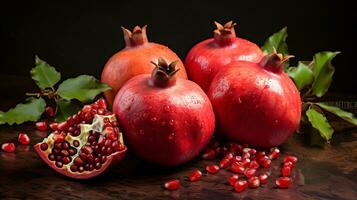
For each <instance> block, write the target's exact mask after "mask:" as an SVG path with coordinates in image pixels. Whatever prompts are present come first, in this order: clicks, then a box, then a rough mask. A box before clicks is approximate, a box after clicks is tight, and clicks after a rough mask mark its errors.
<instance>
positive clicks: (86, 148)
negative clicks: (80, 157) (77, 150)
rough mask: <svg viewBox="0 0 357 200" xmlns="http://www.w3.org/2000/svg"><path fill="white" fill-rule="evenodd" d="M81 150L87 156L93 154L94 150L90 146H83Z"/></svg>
mask: <svg viewBox="0 0 357 200" xmlns="http://www.w3.org/2000/svg"><path fill="white" fill-rule="evenodd" d="M81 150H82V152H83V153H85V154H90V153H93V149H92V147H90V146H83V147H82V149H81Z"/></svg>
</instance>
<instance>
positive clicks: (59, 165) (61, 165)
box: [55, 161, 63, 168]
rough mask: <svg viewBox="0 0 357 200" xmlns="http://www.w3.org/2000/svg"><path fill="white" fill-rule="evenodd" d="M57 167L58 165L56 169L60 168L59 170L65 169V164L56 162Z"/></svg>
mask: <svg viewBox="0 0 357 200" xmlns="http://www.w3.org/2000/svg"><path fill="white" fill-rule="evenodd" d="M55 165H56V167H58V168H62V167H63V163H62V162H60V161H56V163H55Z"/></svg>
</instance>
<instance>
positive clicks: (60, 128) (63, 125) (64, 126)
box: [57, 121, 69, 131]
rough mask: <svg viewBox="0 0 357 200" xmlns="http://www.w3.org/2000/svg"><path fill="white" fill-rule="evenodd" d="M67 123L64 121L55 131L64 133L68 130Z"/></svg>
mask: <svg viewBox="0 0 357 200" xmlns="http://www.w3.org/2000/svg"><path fill="white" fill-rule="evenodd" d="M68 127H69V126H68V123H67V121H64V122H62V123H60V124H58V125H57V129H58V130H60V131H66V130H67V129H68Z"/></svg>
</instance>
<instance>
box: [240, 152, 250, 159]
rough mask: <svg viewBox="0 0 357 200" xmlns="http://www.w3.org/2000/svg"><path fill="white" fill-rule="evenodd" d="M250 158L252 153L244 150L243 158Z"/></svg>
mask: <svg viewBox="0 0 357 200" xmlns="http://www.w3.org/2000/svg"><path fill="white" fill-rule="evenodd" d="M249 158H250V153H248V152H243V154H242V159H243V160H244V159H249Z"/></svg>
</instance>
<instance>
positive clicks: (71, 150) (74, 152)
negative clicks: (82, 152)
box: [68, 148, 77, 156]
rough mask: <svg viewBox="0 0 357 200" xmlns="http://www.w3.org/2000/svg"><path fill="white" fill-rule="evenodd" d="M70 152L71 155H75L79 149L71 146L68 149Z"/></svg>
mask: <svg viewBox="0 0 357 200" xmlns="http://www.w3.org/2000/svg"><path fill="white" fill-rule="evenodd" d="M68 153H69V155H71V156H73V155H75V154H76V153H77V149H75V148H70V149H69V150H68Z"/></svg>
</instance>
